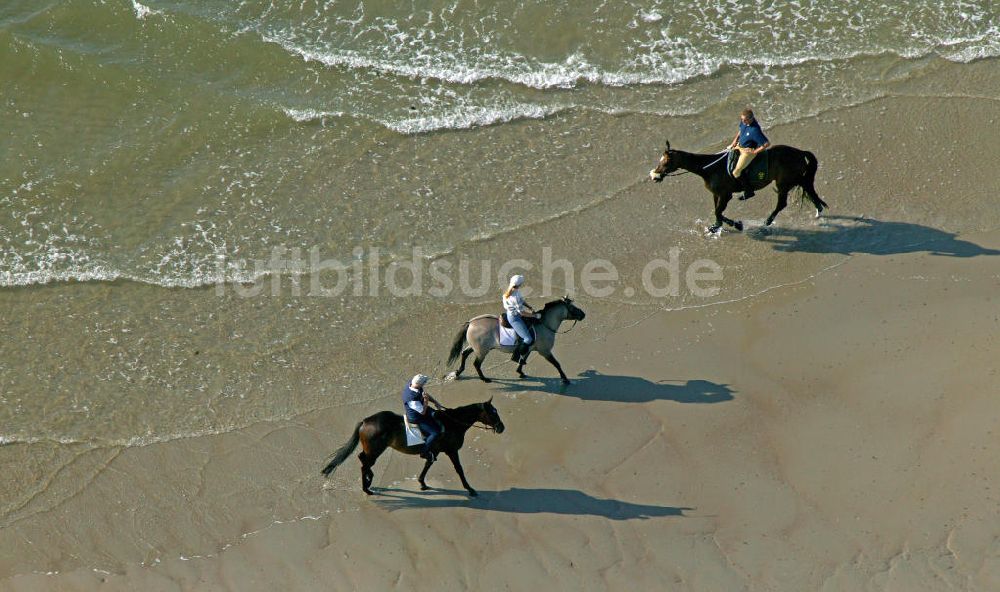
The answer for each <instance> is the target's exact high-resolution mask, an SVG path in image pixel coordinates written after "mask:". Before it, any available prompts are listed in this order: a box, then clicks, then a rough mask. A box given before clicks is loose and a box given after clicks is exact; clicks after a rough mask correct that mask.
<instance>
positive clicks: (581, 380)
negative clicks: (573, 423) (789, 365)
mask: <svg viewBox="0 0 1000 592" xmlns="http://www.w3.org/2000/svg"><path fill="white" fill-rule="evenodd" d="M494 383H495V384H496V385H497V386H499V387H500V389H501V390H503V391H507V392H524V391H529V392H532V391H533V392H541V393H559V394H561V395H564V396H567V397H576V398H578V399H582V400H585V401H607V402H611V403H649V402H651V401H674V402H677V403H723V402H725V401H731V400H732V399H733V393H734V392H735V391H734V390H733V389H732V388H730V387H729V385H726V384H719V383H715V382H712V381H709V380H700V379H694V380H687V381H674V380H661V381H658V382H653V381H651V380H646V379H645V378H639V377H638V376H616V375H612V374H601V373H600V372H598V371H596V370H585V371H583V372H581V373H580V374H579V375H577V377H576V379H575V380H574V381H573V383H572V384H570V385H563V384H562V381H561V380H560V379H558V378H541V377H536V376H528V377H527V378H518V379H513V380H510V379H494Z"/></svg>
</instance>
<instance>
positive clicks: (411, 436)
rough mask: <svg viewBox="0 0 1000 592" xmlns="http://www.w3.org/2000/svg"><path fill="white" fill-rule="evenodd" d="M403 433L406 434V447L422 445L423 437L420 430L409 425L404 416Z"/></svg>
mask: <svg viewBox="0 0 1000 592" xmlns="http://www.w3.org/2000/svg"><path fill="white" fill-rule="evenodd" d="M403 431H404V432H406V445H407V446H416V445H417V444H423V443H424V435H423V434H422V433H421V432H420V428H419V427H417V426H415V425H413V424H412V423H410V421H409V420H408V419H406V416H405V415H404V416H403Z"/></svg>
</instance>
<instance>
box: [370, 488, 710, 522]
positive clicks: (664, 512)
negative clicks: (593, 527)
mask: <svg viewBox="0 0 1000 592" xmlns="http://www.w3.org/2000/svg"><path fill="white" fill-rule="evenodd" d="M375 491H376V493H378V494H379V495H378V497H377V498H375V499H374V502H375V503H376V504H378V505H379V506H380V507H382V508H385V509H386V510H389V511H390V512H393V511H397V510H414V509H429V508H476V509H478V510H485V511H489V512H505V513H510V514H563V515H572V516H598V517H602V518H607V519H608V520H647V519H649V518H661V517H666V516H684V512H685V511H689V510H693V509H694V508H686V507H674V506H654V505H650V504H634V503H631V502H623V501H619V500H615V499H605V498H599V497H594V496H592V495H588V494H586V493H583V492H582V491H577V490H574V489H544V488H542V489H522V488H520V487H512V488H510V489H506V490H503V491H483V490H479V496H478V497H475V498H470V497H468V496H467V495H466V492H465V491H464V490H450V489H431V490H428V491H423V492H419V493H417V492H411V491H407V490H403V489H391V488H386V489H376V490H375Z"/></svg>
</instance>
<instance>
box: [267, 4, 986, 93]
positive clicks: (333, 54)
mask: <svg viewBox="0 0 1000 592" xmlns="http://www.w3.org/2000/svg"><path fill="white" fill-rule="evenodd" d="M649 18H651V19H652V18H653V17H649ZM653 22H655V20H654V21H653ZM260 37H261V39H262V40H263V41H264V42H265V43H271V44H275V45H278V46H280V47H281V48H282V49H283V50H285V51H286V52H287V53H288V54H290V55H294V56H297V57H298V58H300V59H302V60H303V61H306V62H319V63H321V64H323V65H325V66H328V67H331V68H343V69H347V70H353V71H361V72H371V73H373V74H376V75H392V76H399V77H404V78H409V79H414V80H436V81H439V82H442V83H447V84H451V85H459V86H473V85H476V84H478V83H482V82H486V81H500V82H506V83H510V84H515V85H518V86H521V87H525V88H530V89H535V90H550V89H573V88H578V87H580V86H581V85H585V84H593V85H601V86H606V87H613V88H618V87H629V86H637V85H675V84H681V83H684V82H686V81H689V80H691V79H694V78H700V77H704V76H712V75H714V74H717V73H719V72H720V71H722V70H723V69H725V68H745V67H759V68H787V67H794V66H799V65H802V64H808V63H833V62H841V61H845V60H852V59H856V58H864V57H871V56H880V55H896V56H899V57H901V58H906V59H917V58H922V57H927V56H933V55H938V56H941V57H943V58H945V59H948V60H951V61H958V62H968V61H972V60H975V59H981V58H985V57H996V56H1000V31H998V29H997V27H996V26H992V27H989V28H988V30H986V31H978V32H972V33H969V34H967V35H958V34H956V35H954V36H943V35H932V34H926V35H923V36H917V37H918V38H917V39H916V41H914V42H913V43H912V44H909V45H905V44H893V43H878V42H870V43H857V44H855V45H853V46H852V45H850V44H843V45H841V44H837V43H831V42H828V41H824V42H822V43H820V42H817V41H806V42H803V43H785V44H781V45H778V46H773V47H770V48H766V49H762V50H761V49H754V50H753V51H749V50H742V49H741V48H743V47H746V46H747V44H746V43H742V42H740V40H739V39H732V40H730V41H731V42H729V43H726V42H724V40H720V39H716V40H714V41H716V42H717V43H715V44H709V43H708V41H711V40H699V41H694V40H691V39H687V38H684V37H671V36H669V35H666V34H662V35H660V36H652V37H650V38H647V39H642V40H634V42H633V44H632V45H631V47H630V48H629V49H628V51H626V52H624V53H623V54H622V55H620V56H617V57H616V58H614V59H613V61H614V62H615V65H613V66H611V65H607V64H606V65H600V64H597V63H594V61H593V60H592V59H588V57H587V55H586V53H585V52H584V51H577V52H574V53H571V54H569V55H567V56H566V57H565V58H564V59H562V60H561V61H545V60H541V59H538V58H535V57H532V56H528V55H523V54H518V53H499V52H496V51H493V50H490V49H487V48H486V47H474V48H471V49H470V48H466V50H465V51H463V50H462V48H453V47H450V46H449V45H447V44H443V45H441V46H435V45H431V44H422V43H418V44H417V45H416V47H412V48H411V47H407V48H406V50H405V51H404V50H400V49H399V48H397V47H393V46H390V45H386V46H383V47H370V48H365V49H349V48H343V47H334V46H332V45H330V44H325V43H321V42H318V41H308V40H303V37H304V35H302V34H301V33H297V32H290V31H272V32H268V33H261V34H260Z"/></svg>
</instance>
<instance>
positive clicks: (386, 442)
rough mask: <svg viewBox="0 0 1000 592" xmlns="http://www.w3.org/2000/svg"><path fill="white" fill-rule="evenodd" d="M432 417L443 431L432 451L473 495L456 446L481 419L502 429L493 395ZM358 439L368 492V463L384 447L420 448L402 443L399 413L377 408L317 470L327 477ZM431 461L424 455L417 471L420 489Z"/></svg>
mask: <svg viewBox="0 0 1000 592" xmlns="http://www.w3.org/2000/svg"><path fill="white" fill-rule="evenodd" d="M434 417H435V418H436V419H437V420H438V421H439V422H441V425H442V426H444V431H443V432H441V435H440V436H438V437H437V440H434V448H433V450H432V452H433V453H434V454H435V455H436V453H437V452H443V453H445V454H446V455H448V458H449V459H451V464H452V465H453V466H454V467H455V472H456V473H458V477H459V479H461V480H462V485H463V486H464V487H465V489H466V490H468V492H469V495H470V496H472V497H475V496H476V495H477V494H476V490H475V489H473V488H472V486H471V485H469V482H468V481H467V480H466V479H465V471H464V470H462V462H461V461H460V460H459V458H458V450H459V449H460V448H461V447H462V444H464V443H465V432H467V431H468V430H469V428H471V427H472V426H474V425H476V424H480V423H481V424H483V425H485V426H486V428H485V429H490V430H493V431H494V432H496V433H498V434H502V433H503V430H504V425H503V422H502V421H501V420H500V414H499V413H498V412H497V409H496V407H494V406H493V398H492V397H490V400H489V401H486V402H485V403H473V404H471V405H463V406H462V407H456V408H454V409H445V410H440V411H437V412H436V413H435V415H434ZM477 427H478V426H477ZM359 442H360V443H361V452H359V453H358V460H360V461H361V489H362V490H363V491H364V492H365V493H367V494H368V495H372V490H371V485H372V479H374V478H375V473H374V471H372V467H373V466H374V465H375V461H376V460H378V457H379V456H381V454H382V453H383V452H385V450H386V449H387V448H393V449H395V450H398V451H399V452H402V453H403V454H412V455H416V454H420V453H421V452H423V450H424V445H423V443H421V444H417V445H416V446H407V445H406V431H405V430H404V427H403V416H402V415H399V414H396V413H393V412H392V411H379V412H378V413H376V414H375V415H372V416H370V417H366V418H364V419H363V420H361V421H360V422H358V425H357V426H355V428H354V434H352V435H351V438H350V439H349V440H348V441H347V443H345V444H344V445H343V446H341V447H340V449H339V450H337V452H335V453H333V458H332V459H331V460H330V462H329V463H327V465H326V466H325V467H323V470H322V471H321V473H322V474H323V475H324V476H326V477H329V476H330V473H332V472H333V470H334V469H336V468H337V467H338V466H340V464H341V463H343V462H344V461H345V460H346V459H347V457H348V456H350V455H351V453H352V452H354V449H355V448H357V446H358V443H359ZM432 464H434V460H433V458H432V459H428V460H427V461H426V462H425V463H424V470H422V471H420V479H419V481H420V489H421V490H427V489H430V488H429V487H427V483H425V482H424V477H426V476H427V471H428V470H430V468H431V465H432Z"/></svg>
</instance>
